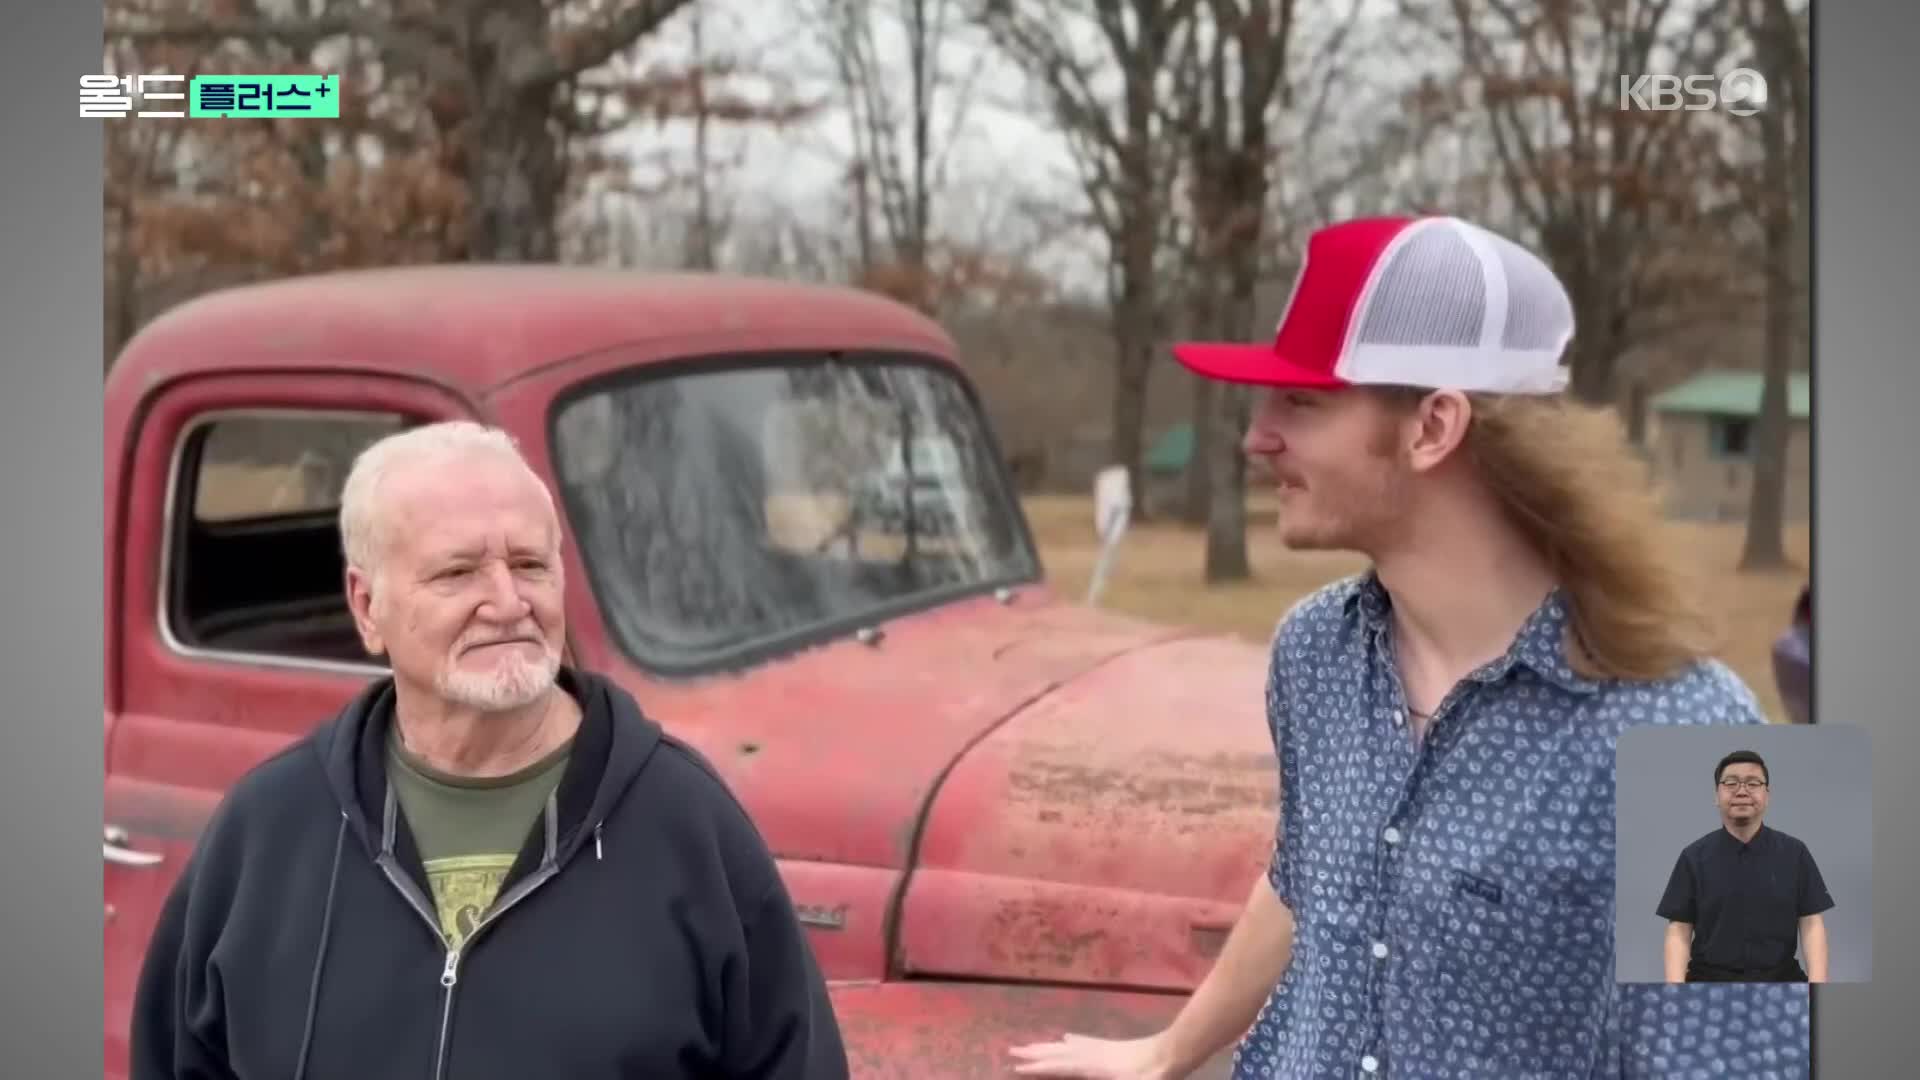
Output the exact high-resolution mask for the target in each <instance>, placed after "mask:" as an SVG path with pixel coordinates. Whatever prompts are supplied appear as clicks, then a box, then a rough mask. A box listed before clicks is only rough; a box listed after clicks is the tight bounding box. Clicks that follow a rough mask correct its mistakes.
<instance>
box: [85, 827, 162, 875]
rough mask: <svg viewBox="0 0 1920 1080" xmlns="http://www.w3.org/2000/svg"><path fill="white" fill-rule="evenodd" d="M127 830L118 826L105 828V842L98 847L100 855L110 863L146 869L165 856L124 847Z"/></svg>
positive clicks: (155, 852)
mask: <svg viewBox="0 0 1920 1080" xmlns="http://www.w3.org/2000/svg"><path fill="white" fill-rule="evenodd" d="M126 843H127V830H125V829H122V828H120V827H119V826H118V825H109V826H107V833H106V842H105V843H103V844H102V845H101V846H100V854H101V856H102V857H103V858H105V859H106V860H107V861H108V862H110V863H116V864H118V865H120V866H137V867H147V866H155V865H157V864H159V862H160V861H161V860H162V859H165V858H166V856H165V855H162V854H160V853H159V852H157V851H139V850H136V849H134V848H130V847H127V846H126Z"/></svg>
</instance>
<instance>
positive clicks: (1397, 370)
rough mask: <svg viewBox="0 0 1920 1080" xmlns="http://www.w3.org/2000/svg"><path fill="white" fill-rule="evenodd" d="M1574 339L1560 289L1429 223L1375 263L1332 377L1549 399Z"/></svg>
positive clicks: (1461, 233) (1506, 251)
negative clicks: (1537, 395) (1336, 374)
mask: <svg viewBox="0 0 1920 1080" xmlns="http://www.w3.org/2000/svg"><path fill="white" fill-rule="evenodd" d="M1572 332H1573V314H1572V305H1571V304H1570V303H1569V302H1568V300H1567V296H1566V291H1565V290H1564V289H1563V288H1561V286H1560V282H1559V280H1558V279H1557V278H1556V277H1554V275H1553V272H1552V271H1551V270H1550V269H1548V268H1547V266H1546V265H1545V264H1544V263H1542V262H1541V261H1540V260H1539V259H1538V258H1536V257H1535V256H1533V255H1532V254H1531V253H1529V252H1528V251H1526V249H1524V248H1522V247H1520V246H1519V245H1517V244H1514V243H1513V242H1512V241H1510V240H1507V239H1505V238H1504V237H1501V236H1498V235H1496V234H1494V233H1491V232H1488V231H1486V230H1484V229H1481V228H1479V227H1478V226H1475V225H1472V224H1469V223H1467V222H1464V221H1460V220H1458V219H1455V218H1430V219H1426V220H1423V221H1421V222H1418V223H1417V224H1414V225H1412V226H1410V227H1408V228H1407V229H1406V230H1405V231H1403V232H1402V233H1400V234H1399V235H1398V236H1396V237H1395V238H1394V240H1393V242H1392V243H1391V244H1390V245H1389V246H1388V247H1387V250H1386V251H1385V252H1383V253H1382V254H1381V257H1380V260H1379V263H1378V265H1377V266H1376V267H1375V270H1374V274H1373V277H1372V278H1371V279H1370V280H1369V281H1368V282H1367V285H1366V288H1365V289H1364V290H1363V291H1362V292H1361V295H1360V306H1359V309H1358V311H1357V312H1356V317H1355V318H1354V320H1353V322H1352V328H1351V331H1350V333H1349V336H1348V340H1347V343H1346V349H1345V351H1344V355H1343V356H1342V358H1341V361H1340V364H1339V367H1338V372H1339V374H1340V376H1341V377H1342V378H1345V379H1347V380H1348V381H1350V382H1356V383H1370V384H1391V385H1403V386H1429V387H1444V388H1447V389H1454V390H1466V391H1484V392H1489V393H1554V392H1557V391H1559V390H1561V389H1563V388H1564V387H1565V386H1566V373H1565V371H1563V370H1562V369H1561V368H1560V366H1559V361H1560V354H1561V352H1562V351H1563V350H1564V349H1565V347H1566V343H1567V340H1568V339H1569V338H1570V337H1571V336H1572Z"/></svg>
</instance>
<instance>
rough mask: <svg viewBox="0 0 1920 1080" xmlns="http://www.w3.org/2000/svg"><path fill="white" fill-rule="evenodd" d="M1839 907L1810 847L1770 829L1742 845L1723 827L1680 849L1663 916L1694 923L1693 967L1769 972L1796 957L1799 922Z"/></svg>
mask: <svg viewBox="0 0 1920 1080" xmlns="http://www.w3.org/2000/svg"><path fill="white" fill-rule="evenodd" d="M1832 906H1833V897H1831V896H1829V895H1827V884H1826V882H1825V881H1824V880H1822V879H1821V877H1820V868H1819V867H1818V866H1816V865H1814V862H1813V854H1812V853H1811V852H1809V851H1808V850H1807V845H1805V844H1804V843H1801V842H1800V841H1799V840H1798V839H1796V838H1794V837H1792V836H1789V835H1788V834H1786V833H1783V832H1781V831H1780V830H1778V829H1773V828H1769V827H1767V826H1765V825H1762V826H1760V831H1759V832H1757V833H1755V834H1754V836H1753V839H1752V840H1750V841H1748V842H1746V843H1744V844H1743V843H1741V842H1740V840H1739V838H1738V837H1736V836H1734V835H1733V834H1732V833H1731V832H1728V831H1727V830H1726V829H1725V828H1724V827H1722V828H1718V829H1715V830H1713V831H1712V832H1710V833H1708V834H1707V835H1705V836H1703V837H1701V838H1700V839H1698V840H1695V841H1694V842H1693V843H1691V844H1688V845H1687V846H1686V847H1685V848H1684V849H1682V850H1681V852H1680V858H1679V859H1678V860H1676V861H1675V862H1674V865H1673V876H1672V877H1670V878H1668V879H1667V891H1666V893H1665V894H1663V895H1662V896H1661V897H1660V907H1659V915H1660V917H1661V918H1663V919H1668V920H1671V921H1674V922H1684V923H1692V924H1693V951H1692V955H1691V957H1690V960H1691V961H1692V962H1693V963H1695V964H1707V965H1710V966H1712V967H1715V968H1723V969H1729V970H1733V971H1768V970H1771V969H1774V968H1778V967H1779V966H1781V965H1783V964H1785V963H1787V962H1788V961H1789V960H1792V959H1793V958H1794V954H1795V953H1796V952H1797V951H1798V945H1799V938H1800V933H1799V930H1800V919H1802V918H1803V917H1805V916H1808V915H1818V914H1820V913H1821V912H1823V911H1826V910H1827V909H1828V908H1831V907H1832Z"/></svg>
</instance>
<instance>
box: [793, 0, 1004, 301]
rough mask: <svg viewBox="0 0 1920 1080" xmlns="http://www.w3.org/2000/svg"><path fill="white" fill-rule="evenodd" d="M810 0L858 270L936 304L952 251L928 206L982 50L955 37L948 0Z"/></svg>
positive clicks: (947, 170) (957, 29)
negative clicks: (839, 132)
mask: <svg viewBox="0 0 1920 1080" xmlns="http://www.w3.org/2000/svg"><path fill="white" fill-rule="evenodd" d="M815 2H816V5H817V12H816V14H815V21H816V22H817V24H818V25H819V27H820V33H821V36H822V38H823V39H824V41H825V44H826V47H827V52H828V55H829V56H830V57H831V60H832V64H833V75H834V80H835V81H836V82H837V83H838V84H839V88H840V93H841V96H842V98H843V100H844V106H845V109H846V117H847V124H848V128H849V134H850V135H851V136H852V144H853V153H852V159H851V160H850V161H849V162H848V166H847V183H848V187H849V189H850V193H851V196H852V201H853V218H854V220H853V228H854V231H855V236H856V240H857V247H858V251H859V258H860V273H859V279H860V280H861V281H863V282H865V283H866V284H868V285H869V286H870V287H875V288H879V289H881V290H882V291H885V292H887V293H889V294H891V295H894V296H895V297H896V298H898V299H901V300H904V301H906V302H908V303H911V304H913V305H914V306H915V307H918V308H920V309H921V310H923V311H929V312H932V311H936V310H938V309H939V308H940V306H941V305H942V303H943V302H944V300H945V299H946V293H947V291H948V288H947V286H948V284H949V283H948V282H947V281H946V278H947V277H948V276H949V271H950V270H951V269H952V267H950V266H949V265H947V264H948V263H949V262H950V261H951V257H952V256H953V255H954V253H953V252H950V251H948V250H946V248H945V245H944V244H943V243H942V237H941V235H940V232H939V230H938V229H937V228H936V225H935V221H934V216H935V208H936V206H937V205H938V203H939V201H940V198H941V195H942V193H943V192H944V190H945V189H946V187H947V185H948V183H949V181H950V179H951V175H950V174H951V168H952V165H953V154H954V150H955V148H956V147H957V146H958V145H959V142H960V139H961V136H962V133H963V131H964V130H965V127H966V125H967V123H968V120H969V118H970V116H971V113H972V109H973V106H974V103H975V94H976V91H977V89H978V87H979V80H980V77H981V73H982V71H983V69H984V66H985V61H986V59H987V53H986V51H985V50H982V49H979V48H974V47H970V46H972V45H973V43H972V42H969V41H966V40H965V39H964V32H965V31H966V30H967V29H968V28H969V24H968V22H967V19H966V12H965V11H964V10H962V9H960V8H959V7H958V5H957V3H956V0H815ZM894 37H897V39H898V41H899V43H900V44H901V45H903V46H904V48H903V52H904V54H905V71H904V72H901V71H898V70H896V67H895V66H894V65H890V64H889V63H888V62H887V59H886V56H887V53H888V49H887V48H886V44H887V43H888V41H890V40H892V39H893V38H894ZM876 226H877V227H878V229H879V234H880V238H879V239H878V240H876V237H875V229H876ZM883 248H884V250H883Z"/></svg>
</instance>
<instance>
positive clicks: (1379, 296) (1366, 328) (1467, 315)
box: [1354, 225, 1487, 349]
mask: <svg viewBox="0 0 1920 1080" xmlns="http://www.w3.org/2000/svg"><path fill="white" fill-rule="evenodd" d="M1360 302H1361V304H1362V305H1363V307H1362V309H1361V312H1360V318H1359V319H1358V320H1356V322H1357V326H1356V329H1355V331H1354V343H1355V344H1357V345H1399V346H1422V345H1446V346H1451V347H1454V348H1462V349H1465V348H1472V347H1474V346H1476V345H1479V344H1480V325H1481V323H1482V321H1483V320H1484V319H1485V317H1486V311H1487V282H1486V275H1485V274H1484V273H1483V272H1482V271H1481V269H1480V256H1479V255H1478V254H1477V253H1476V252H1475V251H1474V250H1473V247H1472V245H1470V244H1468V243H1467V241H1466V238H1465V237H1463V236H1462V235H1461V234H1460V232H1459V231H1458V230H1455V229H1444V228H1441V229H1437V228H1434V227H1432V226H1431V225H1415V226H1413V227H1412V228H1410V229H1408V230H1407V231H1406V232H1405V233H1403V234H1402V235H1401V237H1400V238H1399V239H1398V241H1397V242H1396V244H1395V245H1394V246H1393V247H1391V248H1389V249H1388V251H1387V253H1386V256H1385V257H1384V258H1382V259H1381V260H1380V268H1379V270H1378V271H1377V272H1376V273H1375V274H1374V278H1373V280H1372V281H1371V282H1368V285H1367V291H1366V292H1365V293H1364V294H1362V296H1361V301H1360Z"/></svg>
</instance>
